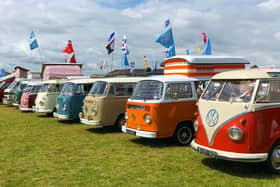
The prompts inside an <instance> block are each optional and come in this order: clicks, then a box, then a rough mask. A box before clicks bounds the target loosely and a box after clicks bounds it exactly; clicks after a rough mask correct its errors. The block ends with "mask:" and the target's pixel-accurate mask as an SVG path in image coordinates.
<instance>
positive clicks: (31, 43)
mask: <svg viewBox="0 0 280 187" xmlns="http://www.w3.org/2000/svg"><path fill="white" fill-rule="evenodd" d="M29 47H30V50H33V49H36V48H38V47H39V45H38V42H37V40H36V38H35V34H34V32H33V31H32V32H31V33H30V36H29Z"/></svg>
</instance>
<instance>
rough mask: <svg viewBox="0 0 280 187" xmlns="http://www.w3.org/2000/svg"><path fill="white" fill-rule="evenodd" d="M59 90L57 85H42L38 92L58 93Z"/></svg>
mask: <svg viewBox="0 0 280 187" xmlns="http://www.w3.org/2000/svg"><path fill="white" fill-rule="evenodd" d="M60 88H61V86H60V85H59V84H43V85H42V86H41V88H40V90H39V92H59V91H60Z"/></svg>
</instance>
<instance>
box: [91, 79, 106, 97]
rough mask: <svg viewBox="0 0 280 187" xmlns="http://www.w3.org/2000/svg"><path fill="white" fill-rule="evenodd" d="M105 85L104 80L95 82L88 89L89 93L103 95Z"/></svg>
mask: <svg viewBox="0 0 280 187" xmlns="http://www.w3.org/2000/svg"><path fill="white" fill-rule="evenodd" d="M106 86H107V82H104V81H97V82H95V83H94V85H93V86H92V88H91V89H90V91H89V95H93V96H103V95H105V91H106Z"/></svg>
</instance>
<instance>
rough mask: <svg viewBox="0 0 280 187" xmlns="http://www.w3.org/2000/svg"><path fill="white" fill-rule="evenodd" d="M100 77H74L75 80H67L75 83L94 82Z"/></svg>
mask: <svg viewBox="0 0 280 187" xmlns="http://www.w3.org/2000/svg"><path fill="white" fill-rule="evenodd" d="M98 80H100V79H96V78H91V79H74V80H68V81H67V82H72V83H74V84H84V83H94V82H96V81H98Z"/></svg>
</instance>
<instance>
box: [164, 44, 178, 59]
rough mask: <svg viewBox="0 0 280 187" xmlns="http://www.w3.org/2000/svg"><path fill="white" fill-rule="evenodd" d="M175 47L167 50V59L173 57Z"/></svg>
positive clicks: (172, 46)
mask: <svg viewBox="0 0 280 187" xmlns="http://www.w3.org/2000/svg"><path fill="white" fill-rule="evenodd" d="M175 55H176V54H175V46H174V45H171V46H170V47H169V48H168V53H167V56H166V57H167V58H170V57H172V56H175Z"/></svg>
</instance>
